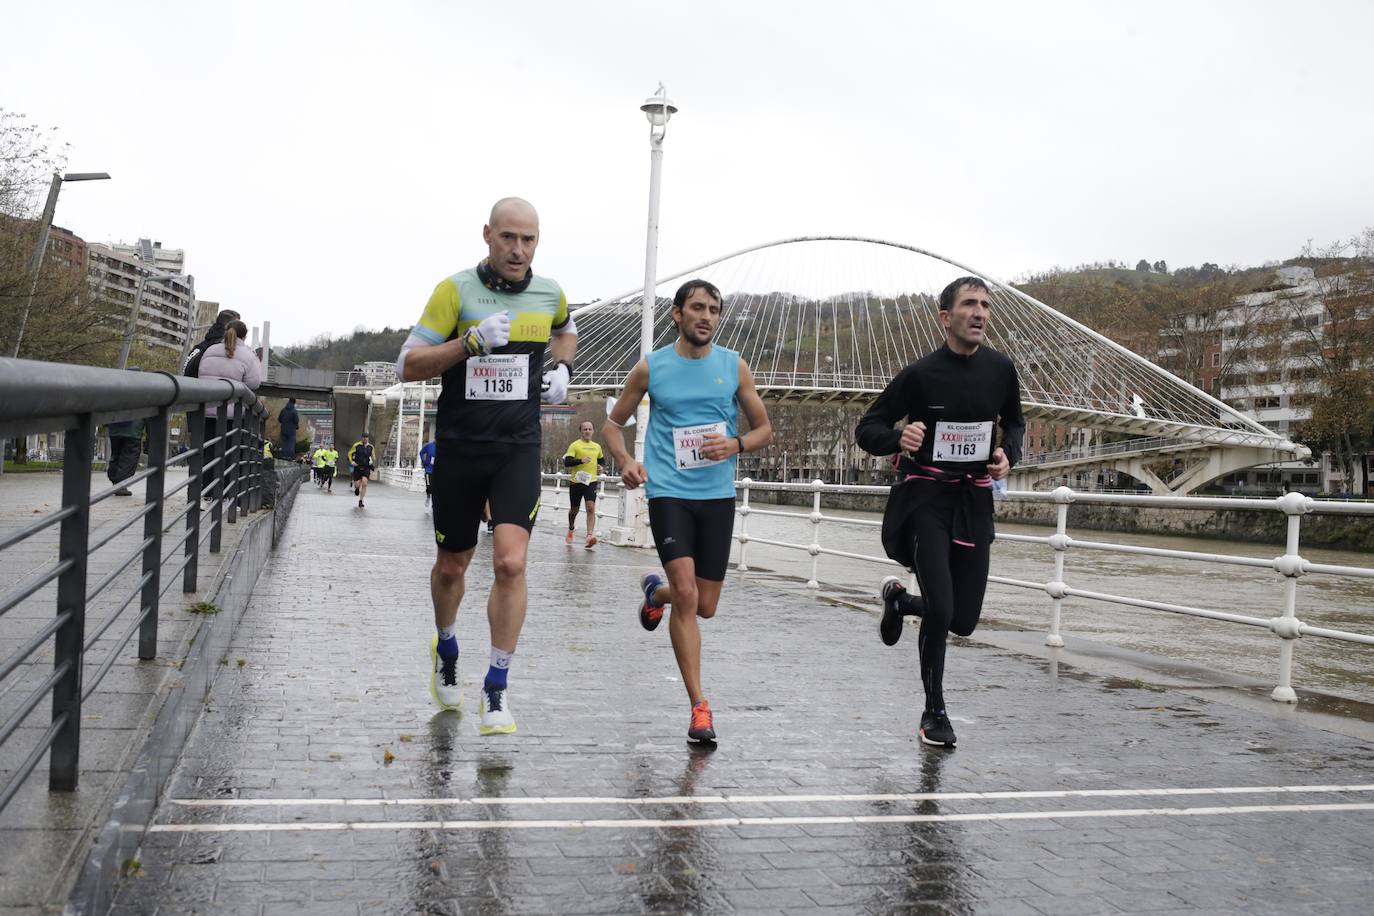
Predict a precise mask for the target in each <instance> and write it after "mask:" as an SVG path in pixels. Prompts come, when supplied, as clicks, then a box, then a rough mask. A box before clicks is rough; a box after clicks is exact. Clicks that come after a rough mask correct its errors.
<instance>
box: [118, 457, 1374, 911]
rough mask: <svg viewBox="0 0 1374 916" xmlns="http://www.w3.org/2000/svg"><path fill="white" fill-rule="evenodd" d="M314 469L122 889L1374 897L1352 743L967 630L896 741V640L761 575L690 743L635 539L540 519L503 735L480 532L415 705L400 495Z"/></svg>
mask: <svg viewBox="0 0 1374 916" xmlns="http://www.w3.org/2000/svg"><path fill="white" fill-rule="evenodd" d="M336 484H337V486H336V488H335V492H334V493H333V495H326V494H323V493H321V492H320V491H319V490H317V489H315V488H314V487H312V486H309V485H307V486H306V487H304V488H303V490H302V492H301V495H300V498H299V501H298V502H297V504H296V508H295V510H294V513H293V515H292V517H291V519H290V523H289V527H288V529H287V531H286V533H285V536H284V538H283V543H282V549H280V550H278V551H277V552H276V553H275V554H274V555H273V558H272V559H271V561H270V564H269V566H268V568H267V569H266V570H265V571H264V573H263V576H262V579H261V580H260V582H259V586H258V592H257V598H256V600H255V604H254V606H253V607H251V608H250V609H249V611H248V612H247V614H246V615H245V617H244V620H243V623H242V625H241V628H240V630H239V633H238V635H237V637H236V640H235V645H234V648H233V649H232V651H231V653H230V655H229V657H228V658H227V659H226V661H227V664H226V665H225V667H224V668H223V669H222V673H221V675H220V678H219V680H218V682H217V683H216V686H215V690H214V694H213V696H212V700H211V703H210V705H209V707H208V709H207V711H206V713H205V717H204V719H203V721H202V722H201V724H200V726H199V728H198V730H197V732H196V734H195V735H194V737H193V739H192V741H191V744H190V745H189V746H188V748H187V751H186V754H185V756H184V758H183V761H182V763H181V766H180V770H179V772H178V774H177V776H176V777H175V778H174V780H173V784H172V787H171V791H170V799H169V801H168V802H167V803H166V804H164V805H163V807H162V808H161V810H160V812H159V815H158V817H157V823H158V827H157V832H155V833H152V834H150V835H149V838H148V842H147V843H146V844H145V847H144V850H143V853H142V857H141V869H142V876H141V877H137V878H131V879H128V880H126V881H125V882H124V885H123V887H122V888H121V890H120V893H119V896H118V897H117V902H118V906H117V909H116V912H121V913H151V912H153V911H154V910H155V909H157V908H161V909H159V910H158V911H159V912H173V911H177V912H184V911H187V910H189V909H192V908H194V909H195V910H196V912H202V913H211V912H223V913H254V914H259V913H275V912H289V913H291V914H293V916H303V914H307V913H316V912H318V913H329V914H338V913H345V912H355V911H358V912H364V913H371V912H398V913H399V912H407V913H409V912H434V913H441V912H442V913H454V912H463V913H467V912H482V913H488V912H489V913H496V912H560V913H582V912H587V913H591V912H617V913H619V912H638V911H668V912H699V911H707V910H710V911H719V912H730V911H738V912H744V911H749V912H794V911H801V910H810V909H813V908H817V907H832V908H834V910H835V911H838V912H875V913H877V912H891V911H896V910H900V911H904V912H905V911H913V912H929V913H947V912H953V913H977V912H987V913H999V914H1012V913H1027V914H1038V913H1045V914H1050V913H1054V914H1064V913H1118V912H1123V911H1124V912H1142V911H1151V912H1154V911H1164V910H1168V911H1202V912H1207V913H1241V912H1244V913H1249V914H1255V913H1294V912H1303V913H1308V912H1330V913H1338V912H1340V913H1344V912H1352V911H1355V910H1359V909H1363V908H1366V907H1367V906H1368V900H1369V898H1370V895H1371V893H1374V876H1371V873H1370V870H1369V863H1370V861H1374V786H1371V785H1368V784H1369V783H1371V782H1374V779H1371V775H1370V774H1371V773H1374V743H1372V742H1370V741H1368V740H1361V739H1358V738H1352V737H1345V736H1342V735H1337V734H1333V733H1331V732H1327V731H1322V730H1319V729H1318V728H1316V727H1314V726H1313V725H1312V724H1310V723H1309V722H1308V720H1307V719H1305V718H1302V717H1297V716H1295V715H1293V711H1292V710H1287V709H1285V710H1279V709H1277V708H1275V709H1274V710H1268V709H1263V710H1261V709H1250V708H1245V707H1242V706H1236V705H1232V704H1229V703H1223V702H1219V701H1217V700H1215V699H1212V698H1210V697H1206V696H1201V695H1198V694H1196V693H1195V692H1194V693H1190V692H1180V691H1176V690H1172V689H1170V690H1159V689H1152V688H1151V687H1150V686H1149V685H1147V684H1145V683H1143V682H1139V681H1134V682H1125V681H1123V680H1121V679H1110V678H1102V677H1098V676H1094V675H1090V674H1087V673H1084V672H1082V671H1078V670H1074V669H1071V668H1069V667H1068V666H1067V665H1062V664H1061V665H1052V664H1050V663H1048V662H1046V661H1044V660H1043V659H1038V658H1032V657H1030V656H1028V655H1024V654H1019V653H1017V652H1016V651H1013V650H1011V649H1007V648H997V647H994V646H992V645H990V644H989V643H986V642H982V641H979V640H977V639H975V640H972V641H960V642H959V643H958V645H956V646H954V647H952V648H951V652H950V657H949V664H948V673H947V691H948V697H949V700H950V703H951V712H952V713H953V717H954V722H955V726H956V728H957V729H958V731H959V735H960V744H959V747H958V748H957V749H956V750H954V751H952V752H946V751H937V750H934V749H928V748H923V747H922V746H921V745H920V744H919V743H918V742H917V740H916V738H915V726H916V719H917V715H918V709H919V701H918V700H917V696H918V691H919V678H918V675H917V672H916V666H915V650H916V645H915V643H916V640H915V639H914V633H911V632H908V635H907V638H905V639H904V640H903V641H902V642H901V643H900V644H899V645H898V646H897V647H896V648H894V649H887V648H885V647H883V646H882V645H881V644H880V643H879V641H878V639H877V634H876V632H875V630H876V618H875V617H874V616H873V614H871V613H866V612H862V611H856V610H852V609H847V608H844V607H837V606H833V605H831V604H827V603H824V602H821V601H817V600H815V599H812V598H809V597H806V596H805V595H800V594H798V593H797V592H796V591H792V590H789V589H785V588H783V587H781V586H780V585H779V584H778V582H777V581H776V579H772V578H770V577H769V576H768V575H767V574H756V573H751V574H748V575H743V576H741V575H739V574H735V573H731V575H730V577H729V579H728V581H727V583H726V591H725V594H724V598H723V601H722V609H721V612H720V615H719V616H718V618H717V619H715V620H713V621H710V622H709V623H707V624H705V625H704V628H703V630H704V638H705V644H706V665H705V680H706V684H707V687H708V695H709V697H710V698H711V700H712V704H713V706H714V708H715V709H716V715H717V730H718V732H719V733H720V736H721V741H720V745H719V747H718V748H717V749H716V750H715V751H714V752H706V751H700V750H693V749H690V748H688V747H687V746H686V745H685V743H684V741H683V735H684V731H685V728H686V724H687V708H686V703H685V697H684V695H683V691H682V686H681V684H680V683H679V682H678V680H677V677H676V667H675V665H674V663H673V656H672V652H671V649H670V646H669V641H668V634H667V628H666V627H662V628H660V629H659V630H658V631H657V632H655V633H645V632H644V631H642V630H641V629H640V628H639V626H638V625H637V623H636V622H635V620H634V615H633V607H634V604H635V594H636V589H635V580H636V579H637V577H638V575H639V573H640V571H641V570H642V569H643V568H644V567H646V566H647V565H649V560H648V558H647V557H646V556H644V555H642V554H636V553H631V552H629V551H628V550H624V549H617V548H613V547H609V546H603V547H600V548H598V549H596V550H595V551H586V550H583V549H582V548H581V547H576V548H567V547H565V546H564V545H563V544H562V542H561V538H559V537H558V536H557V534H556V533H554V530H553V529H551V528H550V527H548V526H546V525H541V527H540V528H539V529H537V531H536V536H535V538H534V540H533V542H532V547H531V553H532V556H531V560H532V563H531V569H532V573H531V577H530V615H529V618H528V622H527V624H526V628H525V633H524V637H523V641H522V643H521V646H520V651H519V654H518V655H517V656H516V660H515V664H514V666H513V669H512V675H511V684H512V691H511V698H512V706H513V709H514V712H515V714H516V718H517V721H518V723H519V729H520V730H519V733H518V734H516V735H513V736H505V737H493V738H482V737H479V736H478V735H477V715H476V708H477V704H476V696H475V691H476V689H477V687H478V685H479V684H480V679H481V676H482V673H483V672H484V671H485V664H486V646H487V638H486V625H485V621H484V620H483V618H484V614H483V613H482V611H481V606H482V603H483V602H482V599H483V596H484V595H485V593H486V590H487V587H488V584H489V582H490V578H491V574H490V545H489V542H488V541H485V540H484V542H483V543H481V544H480V545H479V547H478V556H477V562H476V563H475V564H474V573H473V575H472V581H471V582H470V585H469V596H470V597H469V601H468V603H467V606H466V607H465V608H464V610H463V613H462V616H461V618H460V640H461V641H462V644H463V647H464V656H463V661H462V665H461V671H462V674H463V676H464V679H465V681H466V686H467V692H468V697H467V702H466V713H465V714H464V715H462V716H458V715H454V714H451V713H436V712H435V710H434V708H433V707H432V706H431V701H430V699H429V695H428V690H427V687H426V671H427V661H428V660H427V640H428V637H429V634H430V632H431V626H430V623H429V620H430V612H429V609H428V596H427V591H428V590H427V573H428V568H429V563H430V559H429V555H430V547H429V544H430V543H431V541H430V538H429V533H428V532H429V527H428V525H429V520H428V517H427V515H426V513H425V512H424V510H423V509H422V507H421V498H420V497H419V496H418V495H415V494H410V493H404V492H400V491H398V490H395V489H388V488H384V487H376V488H374V489H373V490H372V493H371V494H370V498H369V500H368V507H367V509H366V510H364V511H359V510H357V509H356V508H355V506H356V501H355V500H353V499H352V498H350V495H349V492H348V490H347V487H346V485H345V484H344V483H343V482H342V481H336ZM340 544H344V545H347V547H346V549H344V550H340V549H337V546H336V545H340ZM1333 787H1335V788H1333ZM1137 790H1139V791H1140V793H1142V794H1137ZM912 793H918V794H919V795H920V797H918V798H915V797H902V796H910V795H911V794H912ZM969 793H998V794H997V795H996V796H992V797H971V796H970V795H969ZM1074 793H1083V794H1074ZM431 799H435V800H438V799H444V800H448V801H447V802H443V803H435V802H430V801H428V800H431ZM473 799H487V800H495V801H483V802H480V803H471V800H473ZM422 800H423V801H422ZM459 800H461V801H459ZM206 802H213V803H214V804H213V805H210V806H206V805H204V804H203V803H206ZM197 803H202V804H199V805H198V804H197ZM535 822H538V823H535Z"/></svg>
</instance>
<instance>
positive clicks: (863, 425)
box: [854, 366, 913, 456]
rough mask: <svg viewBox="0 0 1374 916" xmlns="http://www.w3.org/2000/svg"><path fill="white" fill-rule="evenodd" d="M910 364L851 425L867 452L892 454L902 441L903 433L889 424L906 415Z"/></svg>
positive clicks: (856, 437)
mask: <svg viewBox="0 0 1374 916" xmlns="http://www.w3.org/2000/svg"><path fill="white" fill-rule="evenodd" d="M912 376H913V372H912V368H911V367H910V366H907V367H906V368H905V369H903V370H902V371H901V372H899V373H897V377H896V378H894V379H893V380H892V381H891V382H889V383H888V385H887V387H886V388H884V389H883V393H882V394H880V395H878V399H877V400H876V401H874V402H873V406H872V407H870V408H868V412H867V413H865V414H864V415H863V417H862V418H861V419H860V420H859V425H858V426H856V427H854V441H855V442H857V443H858V444H859V448H861V449H863V450H864V451H866V452H868V453H869V454H870V455H880V456H881V455H894V454H896V453H897V451H898V448H899V444H900V443H901V441H902V434H901V433H900V432H899V431H897V430H895V429H893V428H892V427H893V426H895V425H896V424H898V423H900V422H901V421H902V420H904V419H906V417H907V412H908V410H909V405H910V403H911V402H910V400H909V396H908V393H907V388H908V387H909V384H908V383H909V381H910V380H911V378H912Z"/></svg>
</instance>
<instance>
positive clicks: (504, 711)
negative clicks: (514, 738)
mask: <svg viewBox="0 0 1374 916" xmlns="http://www.w3.org/2000/svg"><path fill="white" fill-rule="evenodd" d="M477 731H478V733H479V734H482V735H509V734H511V733H513V732H514V731H515V717H514V716H512V715H511V714H510V691H508V690H506V689H505V688H504V687H502V688H495V689H493V688H488V687H486V686H485V685H483V687H482V724H481V726H479V727H478V729H477Z"/></svg>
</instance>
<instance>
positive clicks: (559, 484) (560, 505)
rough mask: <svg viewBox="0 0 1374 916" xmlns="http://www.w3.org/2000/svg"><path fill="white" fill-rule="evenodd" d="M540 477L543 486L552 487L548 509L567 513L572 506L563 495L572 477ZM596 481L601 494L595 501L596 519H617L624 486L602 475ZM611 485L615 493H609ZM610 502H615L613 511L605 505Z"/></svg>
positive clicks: (618, 479)
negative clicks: (599, 484)
mask: <svg viewBox="0 0 1374 916" xmlns="http://www.w3.org/2000/svg"><path fill="white" fill-rule="evenodd" d="M540 477H541V478H542V481H543V483H544V485H545V486H548V485H549V484H552V485H553V500H552V502H550V503H549V508H550V509H562V510H563V511H564V512H566V511H568V509H569V507H570V506H571V505H572V504H571V503H570V502H569V501H568V497H567V496H566V495H565V494H566V493H567V492H568V490H567V487H568V485H570V484H571V483H572V475H570V474H564V473H558V474H541V475H540ZM597 480H598V481H599V482H600V483H601V492H600V493H599V494H598V496H597V499H596V517H597V518H598V519H603V518H618V517H619V516H620V497H621V494H623V493H624V492H625V488H624V486H622V485H621V481H620V478H619V477H610V476H607V475H605V474H602V475H601V476H600V477H598V478H597ZM612 484H615V485H616V487H617V490H616V492H611V485H612ZM612 500H614V502H615V508H614V509H610V508H608V507H607V506H606V504H607V503H608V502H611V501H612ZM584 511H585V510H584ZM562 523H563V522H562V521H559V523H558V524H560V525H561V524H562ZM598 530H600V529H598Z"/></svg>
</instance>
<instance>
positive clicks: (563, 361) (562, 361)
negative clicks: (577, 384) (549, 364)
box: [554, 359, 572, 378]
mask: <svg viewBox="0 0 1374 916" xmlns="http://www.w3.org/2000/svg"><path fill="white" fill-rule="evenodd" d="M554 365H555V366H567V367H568V378H572V363H571V362H570V361H569V360H566V359H560V360H559V361H558V362H556V363H554Z"/></svg>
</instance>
